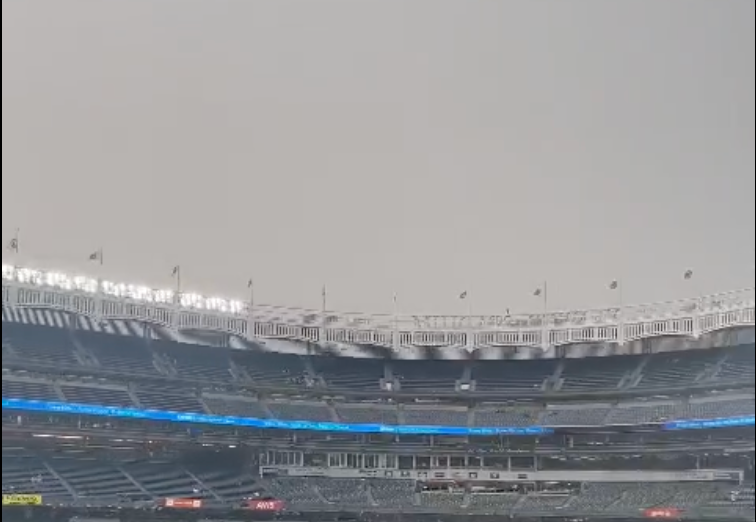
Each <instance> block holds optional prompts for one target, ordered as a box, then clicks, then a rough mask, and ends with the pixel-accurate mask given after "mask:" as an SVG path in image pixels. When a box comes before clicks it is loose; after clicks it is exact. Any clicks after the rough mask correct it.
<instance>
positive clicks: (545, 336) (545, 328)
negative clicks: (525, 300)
mask: <svg viewBox="0 0 756 522" xmlns="http://www.w3.org/2000/svg"><path fill="white" fill-rule="evenodd" d="M539 292H540V296H541V299H542V300H543V303H542V304H543V319H541V323H542V324H541V327H542V332H541V336H542V338H541V346H542V348H543V349H544V350H548V349H549V347H550V344H551V339H550V336H549V282H548V281H544V282H543V287H542V288H541V289H540V291H536V295H538V294H539Z"/></svg>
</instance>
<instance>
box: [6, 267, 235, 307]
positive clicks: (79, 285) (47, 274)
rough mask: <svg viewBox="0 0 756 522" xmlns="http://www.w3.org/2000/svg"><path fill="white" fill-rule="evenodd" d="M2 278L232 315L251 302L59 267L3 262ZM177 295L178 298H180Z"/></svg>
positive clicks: (59, 288)
mask: <svg viewBox="0 0 756 522" xmlns="http://www.w3.org/2000/svg"><path fill="white" fill-rule="evenodd" d="M3 281H9V282H16V283H20V284H22V285H29V286H39V287H48V288H55V289H58V290H63V291H67V292H78V293H83V294H102V295H103V296H107V297H114V298H118V299H129V300H132V301H138V302H142V303H149V304H153V305H166V306H170V305H175V304H176V302H177V301H178V304H179V305H180V306H181V307H182V308H186V309H190V310H192V309H193V310H198V311H200V310H201V311H210V312H219V313H223V314H229V315H243V314H246V313H247V310H248V309H249V303H245V302H243V301H239V300H232V299H224V298H221V297H205V296H203V295H200V294H195V293H186V294H184V293H181V294H179V293H178V292H177V291H175V290H166V289H155V288H150V287H148V286H144V285H133V284H126V283H115V282H112V281H104V280H98V279H93V278H91V277H86V276H70V275H67V274H65V273H63V272H59V271H44V270H35V269H30V268H24V267H14V266H12V265H9V264H3ZM177 296H178V299H177Z"/></svg>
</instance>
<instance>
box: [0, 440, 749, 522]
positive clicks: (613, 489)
mask: <svg viewBox="0 0 756 522" xmlns="http://www.w3.org/2000/svg"><path fill="white" fill-rule="evenodd" d="M229 458H235V457H234V456H233V455H231V454H227V455H220V456H218V457H217V461H216V459H215V458H214V457H212V456H211V455H209V454H206V455H204V457H200V458H199V460H197V459H196V458H189V459H154V460H132V461H119V460H118V459H117V458H113V456H107V455H105V454H91V455H87V454H82V453H81V452H79V451H76V452H73V453H67V452H65V451H63V452H51V453H35V452H33V451H28V450H24V449H17V448H14V449H11V448H3V474H2V476H3V493H19V494H21V493H23V494H40V495H42V496H43V498H44V499H45V501H46V502H48V503H51V504H66V505H67V504H75V505H80V504H86V505H92V506H97V505H101V506H122V505H134V504H135V503H136V504H139V503H144V502H149V503H152V502H156V501H159V500H161V499H164V498H196V499H202V500H203V502H204V503H205V504H206V505H208V506H214V505H217V506H236V505H239V502H241V500H242V499H244V498H250V496H252V495H261V496H263V497H265V498H277V499H281V500H284V501H286V502H287V504H288V505H290V506H291V507H293V508H303V509H305V508H310V509H328V510H333V509H343V510H367V509H370V508H390V509H394V510H404V511H408V512H409V511H413V510H419V511H433V512H459V513H481V514H502V515H512V516H517V515H520V516H524V515H525V514H529V513H530V514H538V513H543V514H548V513H555V512H564V513H595V514H601V513H606V514H612V513H614V514H617V513H623V512H632V511H635V510H639V509H647V508H654V507H661V506H663V507H665V508H670V509H680V510H687V509H693V508H718V509H727V510H730V511H733V510H734V511H739V512H748V510H750V512H751V513H752V512H753V509H754V486H753V484H747V485H742V486H731V485H728V484H726V483H654V484H649V483H618V484H612V483H607V484H604V483H593V484H591V483H589V484H583V485H582V486H579V485H578V486H575V485H572V486H565V487H566V488H567V489H565V490H564V491H554V490H553V488H554V487H555V486H554V485H550V486H548V488H551V489H548V488H547V489H544V490H543V491H530V492H527V491H525V490H522V491H519V492H518V491H515V490H512V491H510V492H493V491H492V492H484V491H481V490H468V489H465V488H464V487H462V488H461V489H460V488H454V489H438V490H427V489H424V488H423V487H422V485H418V484H416V483H415V482H414V481H412V480H405V479H396V480H394V479H378V478H366V479H343V478H326V477H276V478H268V479H265V478H260V477H259V476H257V477H256V476H255V474H254V473H253V472H252V470H251V469H245V466H244V465H243V463H239V462H238V458H236V461H234V462H231V461H229V460H228V459H229ZM183 461H186V463H182V462H183ZM545 487H546V486H545ZM576 487H577V489H575V488H576Z"/></svg>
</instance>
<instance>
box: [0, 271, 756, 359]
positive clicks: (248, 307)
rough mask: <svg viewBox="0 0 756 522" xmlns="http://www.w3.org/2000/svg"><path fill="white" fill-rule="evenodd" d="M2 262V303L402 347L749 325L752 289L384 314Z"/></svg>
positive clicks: (616, 337) (686, 333) (508, 343)
mask: <svg viewBox="0 0 756 522" xmlns="http://www.w3.org/2000/svg"><path fill="white" fill-rule="evenodd" d="M251 301H252V300H251V299H250V300H249V301H248V302H245V301H240V300H231V299H225V298H215V297H206V296H202V295H199V294H194V293H180V292H177V291H176V290H164V289H151V288H148V287H144V286H137V285H132V284H123V283H114V282H110V281H105V280H98V279H93V278H91V277H86V276H70V275H67V274H64V273H60V272H54V271H44V270H34V269H29V268H22V267H14V266H11V265H5V264H4V265H3V306H4V307H5V306H8V307H23V308H36V309H54V310H58V311H62V312H68V313H72V314H79V315H83V316H88V317H91V318H93V319H96V320H133V321H139V322H144V323H148V324H154V325H159V326H163V327H169V328H173V329H175V330H177V331H181V330H195V331H196V330H212V331H217V332H224V333H228V334H232V335H237V336H240V337H246V338H270V339H293V340H305V341H312V342H333V343H344V344H363V345H365V344H372V345H376V346H384V347H389V348H391V347H393V348H400V347H403V346H412V347H422V346H433V347H439V346H445V347H458V348H463V349H464V348H473V347H539V348H543V349H546V348H550V347H554V346H566V345H574V344H583V343H608V344H618V345H624V344H626V343H629V342H633V341H637V340H641V339H648V338H654V337H668V336H681V337H690V338H699V337H701V336H703V335H706V334H710V333H713V332H717V331H721V330H726V329H731V328H740V327H752V326H754V291H753V289H747V290H741V291H734V292H727V293H722V294H718V295H711V296H704V297H701V298H696V299H685V300H679V301H670V302H666V303H657V304H651V305H640V306H633V305H629V306H626V307H621V308H620V307H614V308H606V309H596V310H578V311H568V312H553V313H546V314H509V315H472V316H451V315H422V316H420V315H386V314H384V315H380V314H367V313H356V312H331V311H323V310H307V309H301V308H290V307H283V306H271V305H262V304H253V303H252V302H251Z"/></svg>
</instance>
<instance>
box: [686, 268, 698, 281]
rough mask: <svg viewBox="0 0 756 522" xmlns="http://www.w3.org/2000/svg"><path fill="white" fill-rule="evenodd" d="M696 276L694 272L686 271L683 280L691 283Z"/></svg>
mask: <svg viewBox="0 0 756 522" xmlns="http://www.w3.org/2000/svg"><path fill="white" fill-rule="evenodd" d="M694 275H695V273H694V272H693V270H686V271H685V273H684V274H683V279H685V280H686V281H690V280H691V279H693V276H694Z"/></svg>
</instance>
